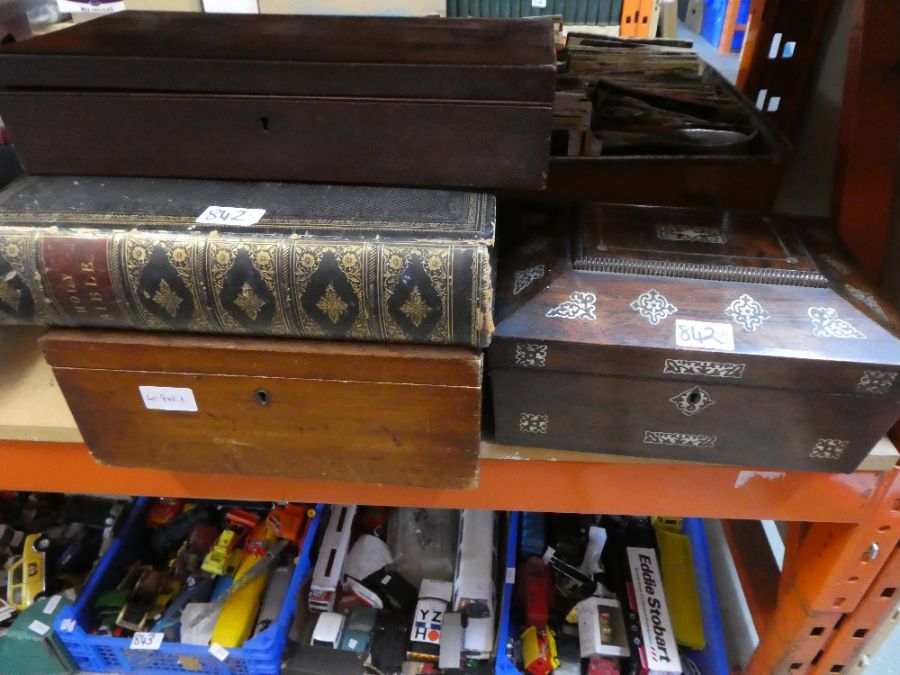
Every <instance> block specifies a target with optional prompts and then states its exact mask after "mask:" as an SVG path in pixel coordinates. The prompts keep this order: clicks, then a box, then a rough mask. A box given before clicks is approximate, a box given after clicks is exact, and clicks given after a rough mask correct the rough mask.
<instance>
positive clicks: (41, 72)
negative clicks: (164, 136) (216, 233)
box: [0, 11, 556, 105]
mask: <svg viewBox="0 0 900 675" xmlns="http://www.w3.org/2000/svg"><path fill="white" fill-rule="evenodd" d="M555 78H556V56H555V50H554V43H553V28H552V21H550V20H549V19H547V20H535V21H519V20H512V19H449V20H448V19H429V18H379V17H347V16H270V15H241V14H195V13H185V12H143V11H138V12H119V13H115V14H111V15H108V16H104V17H100V18H98V19H95V20H93V21H90V22H87V23H84V24H80V25H77V26H74V27H72V28H68V29H66V30H62V31H57V32H55V33H50V34H47V35H43V36H39V37H36V38H33V39H31V40H27V41H24V42H17V43H14V44H9V45H3V46H2V48H0V85H2V86H5V87H30V88H34V87H41V88H50V87H58V88H64V89H82V88H83V89H99V90H110V89H113V90H130V91H144V92H150V91H157V92H158V91H182V92H206V93H230V94H282V95H301V96H348V97H379V98H385V97H386V98H413V99H432V98H433V99H460V100H490V101H523V102H538V103H542V104H544V105H550V104H551V102H552V100H553V87H554V82H555Z"/></svg>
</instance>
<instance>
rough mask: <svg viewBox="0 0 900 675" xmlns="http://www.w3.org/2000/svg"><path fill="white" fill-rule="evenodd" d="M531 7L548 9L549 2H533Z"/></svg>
mask: <svg viewBox="0 0 900 675" xmlns="http://www.w3.org/2000/svg"><path fill="white" fill-rule="evenodd" d="M531 6H532V7H535V8H536V9H546V8H547V0H531Z"/></svg>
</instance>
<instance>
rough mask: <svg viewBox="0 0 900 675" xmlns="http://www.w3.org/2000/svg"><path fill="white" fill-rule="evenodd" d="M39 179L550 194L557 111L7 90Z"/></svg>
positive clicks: (8, 115)
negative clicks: (120, 178) (325, 184)
mask: <svg viewBox="0 0 900 675" xmlns="http://www.w3.org/2000/svg"><path fill="white" fill-rule="evenodd" d="M0 114H2V115H3V120H4V122H5V123H6V124H7V125H8V127H9V129H10V135H11V137H12V142H13V144H14V145H15V148H16V152H17V153H18V155H19V158H20V160H21V162H22V165H23V166H24V167H25V168H26V170H27V171H28V172H30V173H36V174H84V175H101V176H104V175H105V176H159V177H173V178H220V179H244V180H290V181H318V182H334V183H371V184H379V185H385V184H387V185H431V186H441V187H444V186H455V187H476V186H477V187H519V188H522V187H531V188H541V187H543V185H544V183H545V181H546V176H547V161H548V158H549V154H550V149H549V139H550V121H551V108H550V105H549V103H548V104H546V105H541V104H531V103H526V104H518V103H510V104H499V103H491V102H485V103H478V102H466V101H455V100H453V101H416V100H413V99H408V100H402V99H375V98H370V99H363V98H342V99H337V98H302V97H276V96H237V95H235V96H224V95H216V96H213V95H194V94H179V95H163V94H149V93H143V94H126V93H94V94H90V93H84V92H78V93H67V92H49V91H43V92H42V91H33V92H26V91H19V90H16V91H14V90H3V91H0Z"/></svg>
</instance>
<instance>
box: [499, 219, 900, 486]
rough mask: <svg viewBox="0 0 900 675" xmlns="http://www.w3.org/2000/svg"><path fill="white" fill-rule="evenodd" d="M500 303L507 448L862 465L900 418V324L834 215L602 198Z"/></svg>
mask: <svg viewBox="0 0 900 675" xmlns="http://www.w3.org/2000/svg"><path fill="white" fill-rule="evenodd" d="M498 294H499V297H498V305H497V330H496V333H495V337H494V340H493V343H492V344H491V347H490V350H489V353H488V361H489V367H490V378H491V385H492V387H493V392H494V396H493V401H494V417H495V425H496V428H495V432H496V440H497V441H498V442H500V443H505V444H510V445H523V446H535V447H547V448H565V449H570V450H581V451H587V452H601V453H609V454H623V455H634V456H641V457H655V458H665V459H678V460H691V461H700V462H711V463H720V464H737V465H743V466H758V467H773V468H779V469H798V470H809V471H828V472H850V471H853V469H854V468H855V467H857V466H858V465H859V463H860V462H861V461H862V460H863V459H864V458H865V456H866V455H867V454H868V453H869V451H870V450H871V449H872V447H873V446H874V445H875V444H876V443H877V442H878V440H879V439H880V438H881V437H882V436H883V435H884V434H885V433H886V432H887V431H888V430H889V429H890V428H891V426H892V425H893V424H894V422H895V421H896V420H897V418H898V416H900V385H898V383H897V373H898V372H900V341H898V338H897V337H896V335H897V326H898V324H897V320H896V316H895V315H894V314H893V312H892V310H891V309H890V307H888V306H887V305H885V304H884V303H883V302H882V301H881V300H880V299H879V298H878V297H877V296H876V295H875V294H874V292H873V291H872V289H871V288H870V287H868V286H867V285H866V284H865V282H864V281H863V280H862V279H861V277H860V276H859V275H858V274H857V273H855V272H854V269H853V265H852V263H851V262H850V261H849V260H848V258H847V257H846V255H845V254H844V253H843V251H842V250H841V248H840V247H839V246H838V245H837V244H835V243H834V240H833V238H832V236H831V234H830V230H828V229H827V228H825V227H822V224H821V223H818V222H800V221H788V220H780V219H778V218H769V217H760V216H753V215H747V214H743V215H742V214H739V213H727V212H726V213H721V212H711V211H700V210H691V209H671V208H654V207H614V206H602V205H598V204H585V205H583V206H582V208H581V209H580V210H579V212H578V214H577V217H576V218H575V223H574V228H573V231H572V232H571V233H570V234H569V233H566V234H560V235H558V236H552V237H550V236H540V237H537V238H534V239H532V240H530V241H527V242H526V243H525V244H523V245H521V246H519V247H518V249H517V250H515V251H513V252H512V253H511V254H509V255H506V256H503V257H501V260H500V278H499V288H498Z"/></svg>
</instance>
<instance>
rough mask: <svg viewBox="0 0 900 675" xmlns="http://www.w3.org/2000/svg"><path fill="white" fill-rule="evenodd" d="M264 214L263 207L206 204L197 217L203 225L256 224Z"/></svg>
mask: <svg viewBox="0 0 900 675" xmlns="http://www.w3.org/2000/svg"><path fill="white" fill-rule="evenodd" d="M264 215H266V210H265V209H242V208H239V207H237V206H207V207H206V211H204V212H203V213H201V214H200V217H199V218H197V221H196V222H198V223H203V224H205V225H256V223H258V222H259V221H260V220H261V219H262V217H263V216H264Z"/></svg>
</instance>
